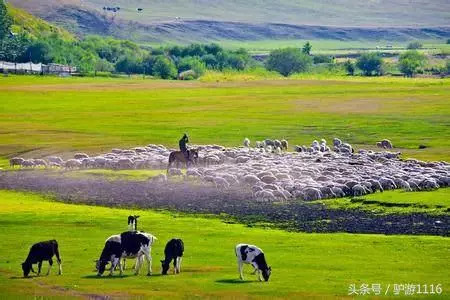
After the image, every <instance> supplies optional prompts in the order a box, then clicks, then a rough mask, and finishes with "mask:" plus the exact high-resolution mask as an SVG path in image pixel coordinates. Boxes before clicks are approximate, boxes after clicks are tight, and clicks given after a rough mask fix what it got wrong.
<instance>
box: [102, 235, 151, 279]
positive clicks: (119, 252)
mask: <svg viewBox="0 0 450 300" xmlns="http://www.w3.org/2000/svg"><path fill="white" fill-rule="evenodd" d="M155 240H156V237H154V236H153V235H151V234H149V233H146V232H141V231H126V232H123V233H121V234H120V239H116V240H107V241H106V243H105V247H104V248H103V251H102V253H101V255H100V259H99V261H98V265H97V266H98V268H97V271H98V273H97V275H98V276H101V275H102V274H103V273H104V272H105V269H106V265H107V264H108V263H109V262H111V268H110V273H109V275H110V276H111V275H112V274H113V271H114V269H115V267H116V266H117V265H118V266H119V270H120V275H122V274H123V268H122V265H121V259H122V258H136V266H135V275H138V274H139V271H140V268H141V266H142V263H143V258H144V257H145V258H146V259H147V265H148V270H147V275H151V274H152V257H151V246H152V245H153V243H154V242H155Z"/></svg>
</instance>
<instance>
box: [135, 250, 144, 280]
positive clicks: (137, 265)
mask: <svg viewBox="0 0 450 300" xmlns="http://www.w3.org/2000/svg"><path fill="white" fill-rule="evenodd" d="M141 256H142V254H138V255H137V256H136V263H135V267H134V275H139V271H140V269H141V265H142V261H141Z"/></svg>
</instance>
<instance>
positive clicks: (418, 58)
mask: <svg viewBox="0 0 450 300" xmlns="http://www.w3.org/2000/svg"><path fill="white" fill-rule="evenodd" d="M426 60H427V58H426V57H425V55H424V54H422V53H420V52H419V51H417V50H408V51H406V52H404V53H402V54H401V55H400V58H399V60H398V65H399V69H400V71H401V72H402V73H403V74H405V76H407V77H414V75H415V74H416V73H417V71H419V70H420V69H421V68H423V67H424V66H425V62H426Z"/></svg>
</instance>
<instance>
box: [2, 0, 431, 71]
mask: <svg viewBox="0 0 450 300" xmlns="http://www.w3.org/2000/svg"><path fill="white" fill-rule="evenodd" d="M11 25H12V20H11V18H10V17H9V16H8V13H7V11H6V6H5V5H4V3H3V1H0V60H7V61H13V62H28V61H33V62H35V63H39V62H42V63H46V64H47V63H60V64H67V65H74V66H77V67H78V69H79V70H80V72H82V73H94V74H97V72H120V73H126V74H145V75H152V76H155V77H159V78H163V79H174V78H177V77H178V78H180V79H194V78H198V77H199V76H201V75H202V74H203V73H204V72H205V71H206V70H207V69H211V70H224V69H234V70H245V69H246V68H248V67H250V66H254V65H257V64H258V63H257V62H256V61H254V60H253V59H252V58H251V57H250V55H249V53H248V52H247V51H246V50H244V49H239V50H236V51H231V50H225V49H223V48H222V47H220V46H219V45H217V44H209V45H202V44H191V45H189V46H185V47H181V46H172V47H166V48H156V49H154V48H149V47H143V46H139V45H137V44H135V43H133V42H130V41H123V40H116V39H113V38H103V37H98V36H88V37H86V38H84V39H82V40H64V39H62V38H61V37H60V36H58V34H57V33H52V34H49V35H46V36H43V37H41V38H40V39H35V38H33V37H30V36H27V34H26V33H19V34H13V33H12V32H11ZM421 47H422V44H420V43H419V42H412V43H410V44H409V45H408V48H409V49H411V50H408V51H406V52H404V53H403V54H401V55H400V57H399V63H398V68H399V70H400V71H401V72H402V73H403V74H405V75H406V76H410V77H412V76H414V74H416V73H417V72H419V71H420V70H421V69H423V68H424V65H425V63H426V57H425V56H424V55H423V54H421V53H420V52H418V51H417V50H415V49H417V48H421ZM311 50H312V45H311V44H310V43H309V42H307V43H305V44H304V45H303V47H301V48H284V49H277V50H274V51H272V52H271V53H270V55H269V57H268V58H267V59H266V61H265V62H264V66H265V68H266V69H268V70H270V71H276V72H279V73H280V74H282V75H284V76H289V75H291V74H293V73H302V72H307V71H309V70H310V69H311V67H312V65H314V64H330V65H334V64H335V60H334V58H333V57H331V56H327V55H311ZM343 68H344V69H345V70H346V72H347V74H349V75H354V74H355V73H356V72H357V70H360V72H361V74H362V75H365V76H374V75H375V76H376V75H382V74H384V73H385V64H384V62H383V59H382V57H381V54H379V53H376V52H370V53H364V54H362V55H361V56H360V57H359V58H358V59H357V60H356V62H351V61H350V60H349V61H347V62H345V63H344V64H343Z"/></svg>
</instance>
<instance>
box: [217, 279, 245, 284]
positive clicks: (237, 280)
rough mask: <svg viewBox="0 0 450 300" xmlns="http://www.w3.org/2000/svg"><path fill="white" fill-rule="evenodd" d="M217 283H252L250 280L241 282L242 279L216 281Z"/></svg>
mask: <svg viewBox="0 0 450 300" xmlns="http://www.w3.org/2000/svg"><path fill="white" fill-rule="evenodd" d="M216 282H217V283H228V284H243V283H252V282H253V281H250V280H240V279H219V280H216Z"/></svg>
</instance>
